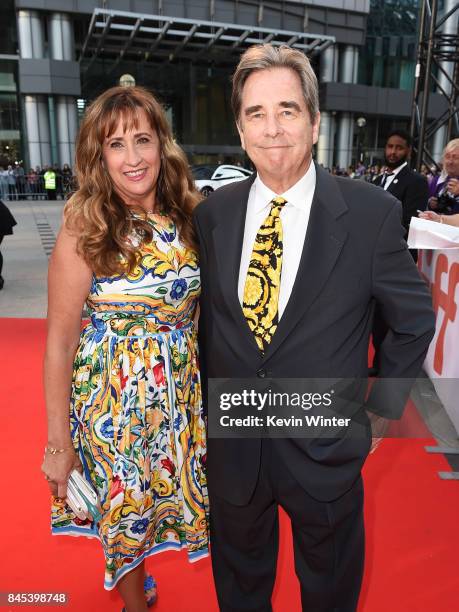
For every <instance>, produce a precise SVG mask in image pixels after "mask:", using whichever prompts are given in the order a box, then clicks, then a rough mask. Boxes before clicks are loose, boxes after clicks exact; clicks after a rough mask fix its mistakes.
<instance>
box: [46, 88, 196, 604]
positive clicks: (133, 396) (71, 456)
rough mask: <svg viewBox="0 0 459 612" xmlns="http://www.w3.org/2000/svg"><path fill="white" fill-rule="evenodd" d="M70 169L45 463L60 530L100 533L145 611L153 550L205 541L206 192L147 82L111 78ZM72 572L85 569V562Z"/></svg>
mask: <svg viewBox="0 0 459 612" xmlns="http://www.w3.org/2000/svg"><path fill="white" fill-rule="evenodd" d="M75 167H76V173H77V178H78V186H79V188H78V190H77V191H76V192H75V193H74V194H73V195H72V197H71V198H70V199H69V200H68V202H67V204H66V206H65V209H64V223H63V227H62V229H61V231H60V233H59V236H58V238H57V242H56V247H55V249H54V251H53V254H52V256H51V260H50V268H49V275H48V282H49V299H48V337H47V343H46V354H45V372H44V388H45V395H46V407H47V414H48V443H47V446H46V451H45V457H44V461H43V465H42V470H43V472H44V474H45V477H46V479H47V480H48V482H49V485H50V489H51V492H52V494H53V498H52V531H53V534H64V535H65V534H68V535H78V534H80V535H86V536H88V535H90V536H96V537H99V539H100V541H101V544H102V546H103V550H104V555H105V583H104V584H105V588H106V589H107V590H111V589H113V588H114V587H116V588H117V589H118V592H119V593H120V595H121V597H122V598H123V600H124V603H125V606H126V609H127V610H128V612H132V611H135V612H143V611H144V610H146V609H147V607H148V606H149V605H152V604H153V603H154V601H155V599H156V585H155V582H154V580H153V578H152V577H151V576H150V575H146V569H145V558H146V557H149V556H151V555H153V554H155V553H158V552H161V551H163V550H168V549H169V550H170V549H173V550H174V549H175V550H178V549H181V548H185V549H187V551H188V557H189V559H190V561H197V560H199V559H200V558H202V557H205V556H206V555H207V554H208V504H207V487H206V478H205V473H204V460H205V453H206V447H205V424H204V419H203V414H202V400H201V385H200V374H199V369H198V355H197V337H196V330H195V327H194V318H195V316H196V309H197V306H198V299H199V294H200V290H201V284H200V273H199V263H198V253H197V244H196V238H195V233H194V229H193V224H192V221H191V212H192V210H193V208H194V206H195V204H196V203H197V202H198V201H199V199H200V195H199V194H198V192H197V191H196V188H195V186H194V182H193V179H192V176H191V173H190V171H189V169H188V163H187V160H186V157H185V154H184V153H183V151H182V150H181V149H180V148H179V147H178V145H177V144H176V143H175V141H174V139H173V136H172V133H171V129H170V127H169V123H168V121H167V118H166V115H165V112H164V110H163V108H162V107H161V105H160V104H159V103H158V101H157V100H156V99H155V98H154V96H153V95H152V94H151V93H149V92H148V91H147V90H145V89H143V88H140V87H113V88H111V89H108V90H107V91H105V92H104V93H103V94H101V95H100V96H99V97H98V98H97V99H96V100H95V101H94V102H92V104H91V105H90V106H89V107H88V109H87V110H86V114H85V117H84V119H83V121H82V124H81V127H80V132H79V136H78V140H77V144H76V155H75ZM85 302H86V304H87V307H88V310H89V315H90V320H89V321H88V322H87V323H86V324H85V325H84V327H83V330H82V331H81V315H82V311H83V306H84V303H85ZM69 405H70V410H69ZM73 468H79V469H82V470H83V471H84V474H85V476H86V478H87V479H88V480H90V482H91V483H92V485H93V487H94V488H95V490H96V491H97V493H98V496H99V500H100V505H101V510H102V517H101V519H100V520H99V521H97V522H96V521H91V520H89V519H88V520H86V521H81V520H80V519H78V517H76V516H75V514H74V513H73V512H72V511H71V509H70V508H69V506H68V505H67V504H66V503H65V497H66V490H67V481H68V477H69V474H70V472H71V471H72V469H73ZM155 559H157V557H155ZM77 569H78V570H80V569H81V576H82V578H83V577H84V574H85V568H84V564H83V565H82V566H81V568H73V570H72V571H76V570H77ZM144 591H145V593H144ZM194 595H195V593H194V592H193V598H194ZM197 600H199V595H198V596H197Z"/></svg>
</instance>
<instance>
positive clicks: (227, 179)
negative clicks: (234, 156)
mask: <svg viewBox="0 0 459 612" xmlns="http://www.w3.org/2000/svg"><path fill="white" fill-rule="evenodd" d="M191 170H192V172H193V176H194V182H195V185H196V187H197V189H198V191H200V192H201V193H202V195H204V196H206V197H207V196H208V195H209V194H210V193H212V191H215V190H216V189H218V188H219V187H223V185H228V184H229V183H234V182H237V181H243V180H244V179H246V178H248V177H249V176H250V175H251V174H252V171H251V170H247V169H246V168H241V167H240V166H231V165H229V164H223V165H220V166H216V165H215V166H212V165H207V164H205V165H200V166H193V167H192V169H191Z"/></svg>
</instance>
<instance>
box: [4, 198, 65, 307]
mask: <svg viewBox="0 0 459 612" xmlns="http://www.w3.org/2000/svg"><path fill="white" fill-rule="evenodd" d="M5 204H6V205H7V206H8V208H9V209H10V210H11V212H12V214H13V216H14V218H15V219H16V221H17V225H16V226H15V227H14V234H13V235H12V236H5V238H4V239H3V242H2V244H1V245H0V249H1V251H2V253H3V259H4V263H3V272H2V276H3V278H4V279H5V285H4V288H3V289H2V290H1V291H0V317H26V318H44V317H46V304H47V299H46V278H47V270H48V257H49V255H50V254H51V251H52V248H53V246H54V243H55V240H56V236H57V233H58V231H59V227H60V224H61V217H62V210H63V207H64V201H62V200H58V201H51V202H48V201H31V200H20V201H19V202H8V201H6V202H5Z"/></svg>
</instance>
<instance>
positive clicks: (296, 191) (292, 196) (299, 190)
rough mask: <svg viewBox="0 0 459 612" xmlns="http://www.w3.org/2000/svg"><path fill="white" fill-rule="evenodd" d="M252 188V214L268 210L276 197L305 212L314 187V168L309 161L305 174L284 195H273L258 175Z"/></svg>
mask: <svg viewBox="0 0 459 612" xmlns="http://www.w3.org/2000/svg"><path fill="white" fill-rule="evenodd" d="M253 186H254V188H255V194H256V197H255V207H254V212H260V211H261V210H263V209H265V208H268V207H269V204H270V202H271V200H272V199H273V198H275V197H276V196H282V197H283V198H285V199H286V200H287V203H288V204H290V205H291V206H295V207H296V208H299V209H301V210H307V208H308V201H310V200H311V199H312V194H313V193H314V189H315V187H316V167H315V165H314V162H313V161H312V160H311V163H310V164H309V168H308V169H307V171H306V173H305V174H304V175H303V176H302V177H301V178H300V180H299V181H297V182H296V183H295V184H294V185H292V187H290V189H288V190H287V191H285V192H284V193H275V192H274V191H273V190H272V189H270V188H269V187H267V186H266V185H265V184H264V183H263V181H262V180H261V178H260V176H259V175H257V178H256V179H255V181H254V184H253ZM308 196H309V198H308Z"/></svg>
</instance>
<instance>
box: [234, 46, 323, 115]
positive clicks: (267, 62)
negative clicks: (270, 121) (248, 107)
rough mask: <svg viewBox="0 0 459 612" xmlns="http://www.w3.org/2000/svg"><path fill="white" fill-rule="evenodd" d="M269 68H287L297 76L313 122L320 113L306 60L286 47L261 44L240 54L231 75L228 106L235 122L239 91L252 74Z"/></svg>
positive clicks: (313, 76)
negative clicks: (231, 88) (231, 84)
mask: <svg viewBox="0 0 459 612" xmlns="http://www.w3.org/2000/svg"><path fill="white" fill-rule="evenodd" d="M270 68H290V70H293V71H294V72H295V73H296V74H297V75H298V77H299V79H300V83H301V89H302V91H303V97H304V101H305V104H306V108H307V109H308V111H309V118H310V119H311V121H314V119H315V117H316V115H317V113H318V112H319V87H318V84H317V77H316V75H315V74H314V70H313V69H312V67H311V63H310V61H309V59H308V58H307V57H306V56H305V55H304V53H302V52H301V51H299V50H298V49H292V48H291V47H288V46H287V45H281V46H279V47H275V46H273V45H270V44H263V45H253V46H252V47H249V48H248V49H247V51H245V52H244V53H243V54H242V56H241V59H240V60H239V64H238V65H237V68H236V71H235V73H234V75H233V79H232V80H233V93H232V95H231V105H232V107H233V112H234V116H235V118H236V122H238V123H239V119H240V114H241V106H242V90H243V89H244V85H245V82H246V81H247V79H248V77H249V76H250V75H251V74H252V73H253V72H256V71H258V70H269V69H270Z"/></svg>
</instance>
